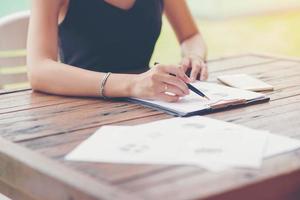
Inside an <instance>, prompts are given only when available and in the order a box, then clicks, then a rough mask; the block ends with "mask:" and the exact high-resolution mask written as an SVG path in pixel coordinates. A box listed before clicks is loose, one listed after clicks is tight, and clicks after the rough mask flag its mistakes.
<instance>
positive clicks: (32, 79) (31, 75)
mask: <svg viewBox="0 0 300 200" xmlns="http://www.w3.org/2000/svg"><path fill="white" fill-rule="evenodd" d="M28 68H32V66H28ZM40 76H41V74H39V73H38V72H36V70H32V69H31V70H28V73H27V77H28V81H29V84H30V86H31V89H32V90H33V91H40V90H41V88H42V87H41V85H42V82H41V78H40Z"/></svg>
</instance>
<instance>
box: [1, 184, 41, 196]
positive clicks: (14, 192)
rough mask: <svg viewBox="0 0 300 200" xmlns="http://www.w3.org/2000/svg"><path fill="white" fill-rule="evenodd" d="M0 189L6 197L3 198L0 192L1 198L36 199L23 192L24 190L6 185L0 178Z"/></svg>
mask: <svg viewBox="0 0 300 200" xmlns="http://www.w3.org/2000/svg"><path fill="white" fill-rule="evenodd" d="M0 191H1V193H2V194H4V195H5V196H6V197H8V198H9V199H8V198H4V197H3V196H2V195H1V194H0V199H1V200H37V199H33V197H30V196H28V195H29V194H25V193H24V192H22V191H20V190H19V189H18V188H15V187H13V186H11V185H8V184H6V183H4V182H2V181H1V179H0Z"/></svg>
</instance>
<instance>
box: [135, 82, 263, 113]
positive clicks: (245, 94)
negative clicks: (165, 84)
mask: <svg viewBox="0 0 300 200" xmlns="http://www.w3.org/2000/svg"><path fill="white" fill-rule="evenodd" d="M192 85H193V86H194V87H196V88H197V89H199V90H200V91H202V92H203V93H204V94H205V95H206V96H208V97H209V98H210V100H206V99H204V98H202V97H200V96H199V95H197V94H195V93H194V92H190V94H189V95H187V96H185V97H183V98H181V99H180V100H179V101H178V102H175V103H168V102H163V101H154V100H143V99H137V98H133V99H132V98H131V99H130V100H131V101H133V102H136V103H140V104H142V105H146V106H150V107H153V108H156V109H161V110H164V111H166V112H171V113H174V114H177V115H179V116H186V115H191V114H193V113H195V112H199V111H209V110H212V109H213V108H214V107H215V106H218V107H226V106H228V105H230V104H232V105H235V104H245V105H246V104H247V103H249V102H256V101H261V100H267V99H268V97H266V96H265V95H264V94H261V93H256V92H251V91H246V90H241V89H237V88H231V87H227V86H223V85H219V84H215V83H208V82H200V81H199V82H196V83H193V84H192Z"/></svg>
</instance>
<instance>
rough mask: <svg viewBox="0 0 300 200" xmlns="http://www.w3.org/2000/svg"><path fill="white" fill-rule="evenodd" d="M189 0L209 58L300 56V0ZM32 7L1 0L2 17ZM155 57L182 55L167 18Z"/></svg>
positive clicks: (21, 0) (25, 1)
mask: <svg viewBox="0 0 300 200" xmlns="http://www.w3.org/2000/svg"><path fill="white" fill-rule="evenodd" d="M187 1H188V3H189V4H190V5H191V9H192V10H193V14H194V15H195V17H196V20H197V23H198V25H199V28H200V30H201V32H202V34H203V36H204V38H205V39H206V41H207V44H208V47H209V58H216V57H219V56H226V55H232V54H242V53H248V52H266V53H274V54H281V55H286V56H300V1H299V0H244V1H237V0H201V1H200V0H187ZM29 7H30V0H1V3H0V17H1V16H4V15H7V14H9V13H12V12H16V11H20V10H24V9H29ZM297 8H298V9H297ZM154 59H155V60H160V62H167V63H175V62H178V60H179V59H180V50H179V48H178V44H177V42H176V38H175V35H174V33H173V32H172V29H171V27H170V26H169V24H168V22H167V21H166V20H164V27H163V32H162V35H161V37H160V39H159V42H158V45H157V48H156V51H155V54H154Z"/></svg>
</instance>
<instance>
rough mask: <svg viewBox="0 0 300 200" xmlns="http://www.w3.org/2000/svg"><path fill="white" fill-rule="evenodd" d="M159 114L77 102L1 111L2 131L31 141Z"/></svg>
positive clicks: (135, 107)
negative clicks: (15, 110) (14, 111)
mask: <svg viewBox="0 0 300 200" xmlns="http://www.w3.org/2000/svg"><path fill="white" fill-rule="evenodd" d="M160 113H161V112H158V111H154V110H152V109H148V108H144V107H141V106H138V105H134V104H129V103H124V102H119V103H114V102H104V101H100V100H99V101H98V102H96V103H91V102H90V101H86V102H85V101H78V102H71V103H65V104H59V105H55V106H47V107H41V108H37V109H34V110H24V111H19V112H17V113H7V114H2V115H0V126H2V127H3V128H2V131H1V133H0V134H1V135H2V136H3V137H6V138H9V139H10V140H13V141H16V140H28V139H32V138H37V137H43V136H48V135H53V134H63V133H68V132H72V131H75V130H79V129H86V128H90V127H99V126H101V125H105V124H112V123H116V122H120V121H127V120H130V119H135V118H140V117H144V116H150V115H157V114H160ZM65 119H68V120H65Z"/></svg>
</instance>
